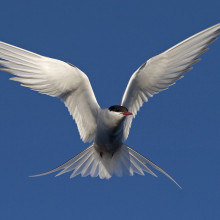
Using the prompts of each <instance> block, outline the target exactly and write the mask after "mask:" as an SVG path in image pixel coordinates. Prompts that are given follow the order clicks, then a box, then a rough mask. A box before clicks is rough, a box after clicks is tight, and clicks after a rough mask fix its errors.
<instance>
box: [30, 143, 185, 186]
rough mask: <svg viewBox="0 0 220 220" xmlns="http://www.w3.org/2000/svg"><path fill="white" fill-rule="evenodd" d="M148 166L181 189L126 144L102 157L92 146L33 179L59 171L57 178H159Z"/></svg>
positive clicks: (161, 170)
mask: <svg viewBox="0 0 220 220" xmlns="http://www.w3.org/2000/svg"><path fill="white" fill-rule="evenodd" d="M148 166H151V167H152V168H154V169H156V170H158V171H160V172H161V173H163V174H164V175H166V176H167V177H168V178H169V179H171V180H172V181H173V182H174V183H175V184H176V185H177V186H178V187H180V185H179V184H178V183H177V182H176V181H175V180H174V179H173V178H172V177H171V176H170V175H169V174H168V173H166V172H165V171H164V170H163V169H161V168H160V167H158V166H157V165H156V164H154V163H153V162H151V161H150V160H149V159H147V158H146V157H144V156H142V155H141V154H139V153H138V152H136V151H135V150H133V149H132V148H130V147H128V146H127V145H125V144H123V146H122V147H121V148H120V149H119V150H118V151H117V152H115V153H114V155H112V154H110V153H107V152H104V153H103V155H102V156H100V153H99V152H98V151H97V150H96V149H95V148H94V147H93V145H91V146H90V147H88V148H86V149H85V150H84V151H82V152H81V153H79V154H77V155H76V156H75V157H73V158H71V159H70V160H68V161H67V162H65V163H64V164H62V165H60V166H58V167H57V168H55V169H52V170H50V171H48V172H45V173H41V174H37V175H34V176H31V177H37V176H43V175H47V174H50V173H54V172H57V171H60V172H59V173H58V174H57V175H56V176H60V175H62V174H64V173H67V172H70V171H73V173H72V174H71V176H70V178H73V177H75V176H77V175H79V174H81V176H83V177H86V176H88V175H90V176H91V177H97V176H99V177H100V178H101V179H109V178H111V177H112V175H114V174H115V175H116V176H122V175H123V173H127V174H128V175H130V176H133V175H134V173H137V174H140V175H144V172H147V173H149V174H151V175H153V176H155V177H157V175H156V174H155V173H154V172H153V171H152V170H151V169H150V168H149V167H148ZM180 188H181V187H180Z"/></svg>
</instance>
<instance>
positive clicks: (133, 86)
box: [0, 23, 220, 186]
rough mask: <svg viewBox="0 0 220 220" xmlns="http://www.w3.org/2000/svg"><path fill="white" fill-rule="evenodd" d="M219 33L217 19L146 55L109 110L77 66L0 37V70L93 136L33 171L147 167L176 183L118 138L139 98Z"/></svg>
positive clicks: (176, 75)
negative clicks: (50, 100)
mask: <svg viewBox="0 0 220 220" xmlns="http://www.w3.org/2000/svg"><path fill="white" fill-rule="evenodd" d="M219 34H220V23H219V24H216V25H214V26H212V27H210V28H207V29H205V30H204V31H201V32H199V33H197V34H195V35H193V36H192V37H189V38H187V39H186V40H184V41H182V42H180V43H179V44H177V45H175V46H173V47H171V48H170V49H168V50H166V51H165V52H163V53H161V54H159V55H157V56H154V57H152V58H151V59H149V60H148V61H147V62H145V63H144V64H143V65H141V66H140V67H139V68H138V69H137V70H136V71H135V72H134V73H133V75H132V76H131V78H130V80H129V82H128V85H127V87H126V90H125V92H124V95H123V97H122V100H121V103H120V105H117V106H111V107H109V108H108V109H101V108H100V106H99V104H98V102H97V100H96V97H95V95H94V92H93V89H92V86H91V84H90V81H89V79H88V77H87V75H86V74H85V73H83V72H82V71H81V70H80V69H78V68H77V67H76V66H74V65H71V64H69V63H66V62H63V61H61V60H57V59H52V58H49V57H45V56H41V55H39V54H36V53H33V52H30V51H27V50H24V49H21V48H18V47H15V46H13V45H10V44H7V43H4V42H0V59H1V60H0V65H1V66H2V68H1V70H3V71H6V72H9V73H11V74H13V75H14V76H15V77H13V78H11V80H14V81H17V82H19V83H21V85H22V86H25V87H28V88H30V89H32V90H35V91H38V92H40V93H43V94H46V95H50V96H52V97H57V98H60V99H61V100H62V101H63V102H64V104H65V106H66V107H67V108H68V110H69V113H70V114H71V115H72V117H73V119H74V120H75V122H76V124H77V127H78V130H79V133H80V138H81V139H82V141H83V142H92V141H94V142H93V144H92V145H91V146H90V147H88V148H86V149H85V150H84V151H82V152H81V153H79V154H78V155H76V156H75V157H73V158H72V159H70V160H69V161H67V162H66V163H64V164H63V165H61V166H59V167H57V168H55V169H53V170H51V171H49V172H46V173H43V174H39V175H35V176H41V175H46V174H49V173H52V172H56V171H60V172H59V173H58V174H57V175H61V174H63V173H66V172H69V171H73V173H72V174H71V177H75V176H76V175H78V174H81V175H82V176H88V175H90V176H92V177H96V176H99V177H100V178H102V179H103V178H107V179H109V178H110V177H111V176H112V175H113V174H116V175H118V176H121V175H122V174H123V173H128V174H129V175H133V174H134V173H138V174H141V175H144V173H145V172H147V173H150V174H152V175H154V176H156V175H155V174H154V173H153V172H152V171H151V170H150V168H149V167H152V168H154V169H156V170H158V171H160V172H162V173H163V174H165V175H166V176H167V177H169V178H170V179H171V180H172V181H174V182H175V183H176V184H177V182H176V181H175V180H174V179H173V178H172V177H171V176H170V175H168V174H167V173H166V172H165V171H163V170H162V169H161V168H159V167H158V166H157V165H155V164H154V163H152V162H151V161H150V160H148V159H147V158H145V157H144V156H142V155H141V154H139V153H137V152H136V151H134V150H133V149H132V148H130V147H128V146H127V145H125V144H124V143H123V141H125V140H126V139H127V138H128V135H129V130H130V127H131V123H132V120H133V118H134V117H135V116H136V114H137V112H138V111H139V110H140V107H141V106H142V105H143V103H144V102H147V101H148V98H149V97H152V96H154V95H155V94H157V93H159V92H160V91H163V90H165V89H167V88H168V87H169V86H171V85H173V84H175V82H176V81H177V80H178V79H181V78H182V77H183V74H184V73H185V72H187V71H189V70H191V69H192V66H193V64H195V63H196V62H198V61H199V60H200V58H199V56H200V55H201V54H202V53H204V52H205V51H207V46H208V45H209V44H211V43H212V42H213V41H215V40H216V37H217V36H218V35H219ZM210 74H211V73H210ZM177 185H178V184H177ZM178 186H179V185H178Z"/></svg>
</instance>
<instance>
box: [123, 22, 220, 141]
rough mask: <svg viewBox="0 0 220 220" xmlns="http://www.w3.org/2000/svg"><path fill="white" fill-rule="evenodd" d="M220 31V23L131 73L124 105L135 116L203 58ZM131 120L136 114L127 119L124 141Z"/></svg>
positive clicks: (153, 58) (124, 96)
mask: <svg viewBox="0 0 220 220" xmlns="http://www.w3.org/2000/svg"><path fill="white" fill-rule="evenodd" d="M219 34H220V23H219V24H216V25H214V26H212V27H210V28H207V29H205V30H204V31H201V32H199V33H198V34H195V35H193V36H192V37H189V38H188V39H186V40H184V41H182V42H180V43H179V44H177V45H175V46H173V47H171V48H170V49H169V50H166V51H165V52H163V53H161V54H159V55H157V56H155V57H152V58H151V59H149V60H148V61H147V62H145V63H144V64H143V65H142V66H141V67H140V68H138V70H137V71H136V72H135V73H134V74H133V75H132V76H131V78H130V80H129V82H128V85H127V88H126V90H125V92H124V95H123V97H122V101H121V105H122V106H125V107H127V108H128V110H129V111H130V112H132V113H133V116H134V117H135V115H136V114H137V112H138V111H139V109H140V107H141V106H142V105H143V103H144V102H147V101H148V98H149V97H152V96H153V95H155V94H157V93H159V92H160V91H163V90H165V89H167V88H168V87H169V86H171V85H173V84H175V82H176V81H177V80H178V79H181V78H182V77H183V74H184V73H185V72H187V71H189V70H190V69H191V68H192V65H193V64H194V63H196V62H198V61H199V60H200V59H199V58H198V56H200V55H201V54H202V53H204V52H205V51H206V50H207V46H208V45H209V44H210V43H212V42H213V41H215V40H216V37H217V35H219ZM131 122H132V117H127V118H126V119H125V122H124V136H123V139H124V140H125V139H127V137H128V134H129V129H130V127H131Z"/></svg>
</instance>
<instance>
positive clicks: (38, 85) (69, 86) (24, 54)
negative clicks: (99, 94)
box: [0, 42, 100, 142]
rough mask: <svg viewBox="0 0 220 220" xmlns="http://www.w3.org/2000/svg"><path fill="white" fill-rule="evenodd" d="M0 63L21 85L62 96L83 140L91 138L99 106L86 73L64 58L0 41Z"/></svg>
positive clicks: (54, 95) (95, 125) (86, 140)
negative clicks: (55, 57)
mask: <svg viewBox="0 0 220 220" xmlns="http://www.w3.org/2000/svg"><path fill="white" fill-rule="evenodd" d="M0 58H1V60H0V65H1V66H4V67H6V68H1V70H3V71H6V72H9V73H11V74H13V75H15V76H16V77H14V78H11V79H12V80H14V81H17V82H20V83H21V85H22V86H25V87H29V88H30V89H32V90H35V91H38V92H40V93H43V94H47V95H50V96H53V97H58V98H60V99H62V100H63V101H64V103H65V105H66V107H67V108H68V110H69V112H70V114H71V115H72V117H73V119H75V121H76V124H77V127H78V130H79V133H80V137H81V139H82V140H83V141H84V142H88V141H91V140H92V139H93V138H94V135H95V132H96V127H97V122H96V119H97V114H98V111H99V109H100V107H99V105H98V103H97V101H96V98H95V95H94V92H93V90H92V87H91V84H90V82H89V79H88V77H87V76H86V75H85V74H84V73H83V72H82V71H81V70H79V69H78V68H77V67H75V66H73V65H71V64H68V63H66V62H63V61H60V60H57V59H52V58H49V57H45V56H41V55H38V54H35V53H32V52H30V51H27V50H24V49H21V48H18V47H15V46H12V45H10V44H6V43H4V42H0Z"/></svg>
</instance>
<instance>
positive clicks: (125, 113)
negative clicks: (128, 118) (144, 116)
mask: <svg viewBox="0 0 220 220" xmlns="http://www.w3.org/2000/svg"><path fill="white" fill-rule="evenodd" d="M122 115H133V114H132V113H131V112H123V113H122Z"/></svg>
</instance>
